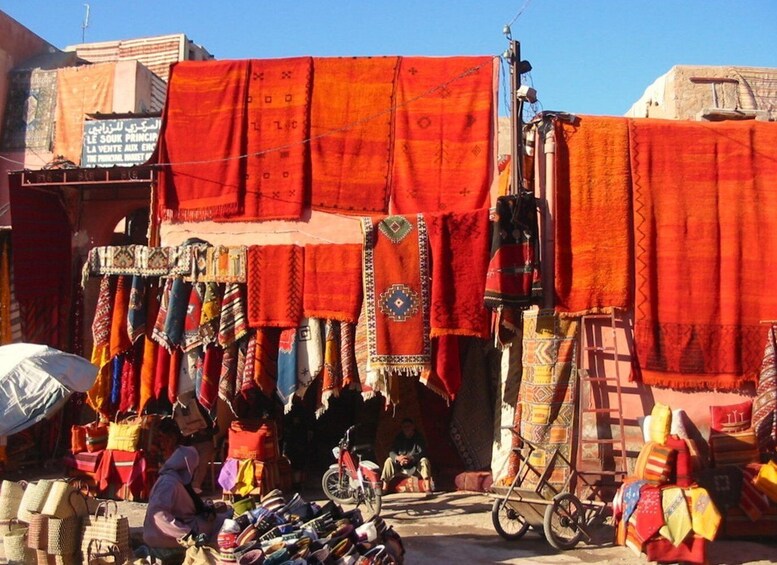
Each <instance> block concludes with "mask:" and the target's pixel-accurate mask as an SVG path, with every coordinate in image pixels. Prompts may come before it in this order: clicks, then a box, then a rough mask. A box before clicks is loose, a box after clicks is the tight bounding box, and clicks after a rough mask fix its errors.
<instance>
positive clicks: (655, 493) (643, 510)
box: [633, 485, 664, 544]
mask: <svg viewBox="0 0 777 565" xmlns="http://www.w3.org/2000/svg"><path fill="white" fill-rule="evenodd" d="M633 518H634V522H635V524H634V530H635V533H636V536H637V538H638V539H639V541H640V543H642V544H644V543H645V542H646V541H647V540H649V539H650V538H652V537H653V536H654V535H655V534H657V533H658V530H660V529H661V526H663V525H664V511H663V509H662V507H661V491H660V490H659V489H658V487H654V486H650V485H645V486H644V487H642V489H641V490H640V494H639V502H638V503H637V508H636V510H634V514H633Z"/></svg>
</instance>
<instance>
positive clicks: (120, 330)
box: [111, 276, 132, 357]
mask: <svg viewBox="0 0 777 565" xmlns="http://www.w3.org/2000/svg"><path fill="white" fill-rule="evenodd" d="M131 282H132V281H131V279H130V277H126V276H120V277H118V280H117V282H116V293H115V294H114V296H113V309H112V311H111V357H116V356H117V355H121V354H122V353H124V352H125V351H127V350H128V349H129V348H130V347H131V346H132V341H131V340H130V337H129V334H128V333H127V315H128V313H129V299H130V285H131Z"/></svg>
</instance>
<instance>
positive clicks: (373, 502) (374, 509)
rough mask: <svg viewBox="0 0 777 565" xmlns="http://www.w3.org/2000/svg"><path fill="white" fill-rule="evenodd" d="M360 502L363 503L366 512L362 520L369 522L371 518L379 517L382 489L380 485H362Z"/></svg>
mask: <svg viewBox="0 0 777 565" xmlns="http://www.w3.org/2000/svg"><path fill="white" fill-rule="evenodd" d="M363 498H364V499H363V500H361V501H360V502H363V503H364V509H365V511H366V512H364V514H363V518H364V520H369V519H370V518H372V517H373V516H378V515H380V509H381V507H382V506H383V489H382V488H381V486H380V483H377V484H373V483H367V482H365V483H364V496H363Z"/></svg>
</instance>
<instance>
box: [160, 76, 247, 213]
mask: <svg viewBox="0 0 777 565" xmlns="http://www.w3.org/2000/svg"><path fill="white" fill-rule="evenodd" d="M248 72H249V62H248V61H184V62H181V63H176V64H174V65H173V66H172V68H171V69H170V73H171V74H170V83H169V84H168V87H167V101H166V103H165V110H164V115H163V117H162V132H161V134H160V137H159V159H160V160H161V162H162V163H164V164H165V165H164V166H163V167H162V168H161V169H160V174H159V207H160V211H161V215H163V216H167V217H169V218H171V219H173V220H180V221H201V220H213V219H220V218H225V217H226V216H229V215H233V214H237V213H238V212H239V210H240V205H241V191H242V188H243V187H244V186H245V174H246V161H245V159H243V158H240V157H241V155H243V154H245V148H246V146H245V138H246V98H247V96H248Z"/></svg>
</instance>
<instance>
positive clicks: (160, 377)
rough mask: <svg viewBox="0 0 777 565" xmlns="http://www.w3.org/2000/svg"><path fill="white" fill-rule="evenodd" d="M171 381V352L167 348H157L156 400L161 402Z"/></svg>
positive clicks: (155, 368) (155, 369) (155, 372)
mask: <svg viewBox="0 0 777 565" xmlns="http://www.w3.org/2000/svg"><path fill="white" fill-rule="evenodd" d="M146 339H148V337H146ZM169 380H170V351H169V350H168V349H167V348H166V347H159V346H157V347H156V362H155V365H154V398H156V399H157V400H159V399H160V398H162V393H163V392H164V390H165V389H166V388H167V383H168V381H169Z"/></svg>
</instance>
